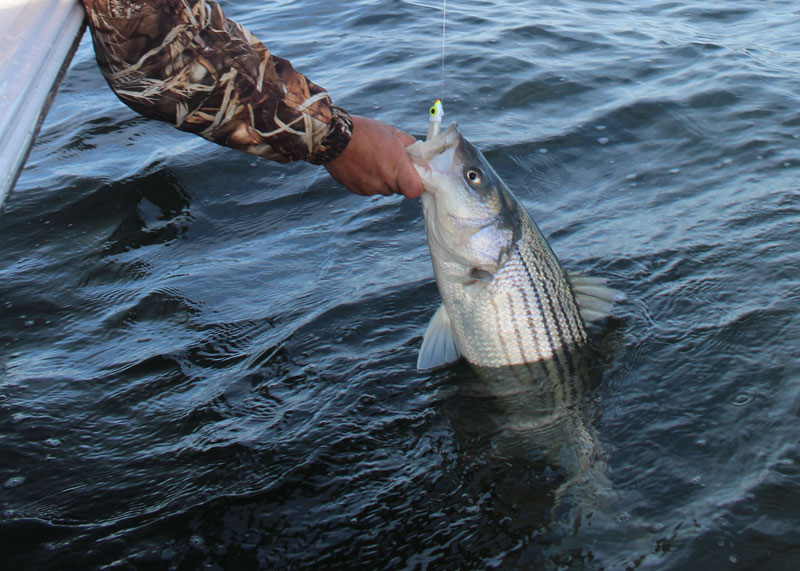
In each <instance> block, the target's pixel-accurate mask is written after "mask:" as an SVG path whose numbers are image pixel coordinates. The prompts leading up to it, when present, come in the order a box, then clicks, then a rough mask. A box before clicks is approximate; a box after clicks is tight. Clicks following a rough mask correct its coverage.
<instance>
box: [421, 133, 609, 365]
mask: <svg viewBox="0 0 800 571" xmlns="http://www.w3.org/2000/svg"><path fill="white" fill-rule="evenodd" d="M409 155H410V156H411V157H412V159H413V160H414V162H415V165H417V170H418V172H419V173H420V176H421V177H422V180H423V184H424V187H425V193H423V195H422V205H423V213H424V217H425V229H426V233H427V237H428V245H429V248H430V253H431V259H432V262H433V269H434V274H435V276H436V283H437V286H438V289H439V293H440V294H441V297H442V302H443V307H442V308H440V309H439V311H437V314H436V315H435V316H434V318H433V319H432V321H431V324H430V326H429V328H428V331H427V332H426V335H425V339H424V340H423V346H422V349H421V351H420V357H419V361H418V368H420V369H429V368H433V367H436V366H439V365H441V364H444V363H447V362H450V361H452V360H455V358H457V357H458V356H459V355H463V356H464V357H465V358H466V360H467V361H469V362H470V363H471V364H473V365H475V366H476V367H484V368H496V367H508V366H516V365H526V364H530V363H537V362H541V361H551V362H553V363H555V365H554V366H556V367H562V366H563V367H565V368H569V363H568V361H569V360H570V349H571V348H574V347H577V346H580V345H583V344H584V343H586V340H587V335H586V329H585V327H584V316H586V317H588V318H596V317H602V316H605V315H607V312H608V310H609V309H610V307H611V304H612V299H613V290H610V289H608V288H606V287H605V286H604V283H603V282H602V280H596V279H593V278H583V277H570V276H568V275H567V273H566V272H565V271H564V269H563V268H562V267H561V264H560V263H559V261H558V258H557V257H556V255H555V253H554V252H553V250H552V249H551V248H550V245H549V244H548V243H547V240H546V239H545V237H544V236H543V235H542V232H541V231H540V230H539V228H538V227H537V225H536V223H535V222H534V221H533V220H532V219H531V217H530V215H529V214H528V212H527V211H526V210H525V208H524V207H523V206H522V204H521V203H520V202H519V201H518V200H517V199H516V197H514V195H513V194H512V193H511V192H510V191H509V190H508V188H507V187H506V186H505V184H504V183H503V181H502V180H501V179H500V177H499V176H498V175H497V173H495V171H494V170H493V169H492V167H491V166H490V165H489V163H488V162H487V161H486V159H485V158H484V157H483V155H482V154H481V153H480V151H478V150H477V149H476V148H475V147H474V146H472V144H470V143H469V141H467V140H466V139H465V138H464V137H463V136H462V135H461V133H459V132H458V129H457V128H456V126H455V124H453V125H451V126H450V127H449V128H448V129H447V130H446V131H444V132H443V133H440V134H438V135H436V136H434V137H432V138H430V139H429V140H427V141H424V142H422V141H420V142H417V143H415V144H414V145H412V146H411V147H410V148H409ZM576 284H577V287H576ZM579 302H580V303H579ZM581 305H582V306H583V307H582V306H581ZM450 336H452V338H451V337H450Z"/></svg>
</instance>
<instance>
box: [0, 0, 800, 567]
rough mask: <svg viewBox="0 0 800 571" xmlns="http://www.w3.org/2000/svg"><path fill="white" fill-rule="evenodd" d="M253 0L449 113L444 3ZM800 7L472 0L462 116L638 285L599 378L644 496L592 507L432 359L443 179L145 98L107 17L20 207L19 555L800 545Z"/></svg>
mask: <svg viewBox="0 0 800 571" xmlns="http://www.w3.org/2000/svg"><path fill="white" fill-rule="evenodd" d="M224 6H225V7H226V9H227V10H228V12H229V14H231V15H233V16H235V17H237V18H239V19H240V20H241V21H242V22H243V23H244V24H246V25H247V26H249V27H250V28H251V29H252V30H253V31H254V32H255V33H256V34H257V35H259V36H260V37H262V38H263V39H264V40H265V41H266V43H267V44H268V45H269V46H270V48H271V49H272V51H273V52H275V53H276V54H279V55H282V56H284V57H287V58H289V59H291V60H292V62H293V63H294V65H295V67H297V68H298V69H300V70H301V71H303V72H305V73H307V74H308V75H309V76H310V77H311V78H312V79H314V80H315V81H316V82H318V83H320V84H321V85H324V86H325V87H326V88H328V90H329V91H330V92H331V93H332V94H333V96H334V99H335V100H336V101H337V103H339V104H341V105H343V106H344V107H345V108H347V109H348V110H350V111H351V112H354V113H360V114H364V115H370V116H373V117H376V118H378V119H381V120H384V121H387V122H391V123H395V124H397V125H398V126H400V127H402V128H404V129H406V130H408V131H410V132H413V133H415V134H417V135H418V136H421V135H422V134H423V133H424V131H425V129H426V109H427V106H428V105H429V104H430V101H431V100H432V99H433V98H435V97H438V96H440V95H442V94H441V93H440V70H441V68H440V65H441V63H440V62H441V60H440V56H441V36H440V32H441V27H440V26H441V20H440V18H441V11H440V5H439V3H438V2H432V1H427V0H426V1H413V2H412V1H405V2H403V1H396V2H363V1H361V2H351V3H348V4H346V5H340V4H338V3H332V2H305V3H295V2H275V3H266V4H264V3H260V2H255V1H253V0H248V1H247V2H237V3H232V2H227V3H224ZM321 22H324V23H325V25H321ZM798 30H800V9H799V8H798V6H797V3H796V2H794V1H791V2H789V1H786V2H779V1H769V2H766V1H764V2H762V1H737V2H728V1H725V2H722V1H719V2H709V1H708V0H703V1H702V2H700V1H690V2H648V1H644V0H638V1H633V0H630V1H622V2H615V3H597V2H589V1H585V2H582V1H577V0H573V1H565V2H500V3H498V2H477V1H472V2H453V1H451V2H449V3H448V35H447V38H448V43H447V59H446V71H447V79H446V85H445V92H444V94H443V96H444V103H445V109H446V112H447V114H448V118H449V119H453V120H458V121H459V123H460V125H461V128H462V131H463V132H464V134H465V135H466V136H467V137H468V138H470V139H471V140H472V142H473V143H475V144H476V145H478V146H479V147H482V148H483V149H486V150H487V152H486V155H487V158H488V159H489V160H490V161H491V162H492V163H494V165H495V166H496V169H497V170H498V172H499V173H500V174H501V175H502V176H503V177H504V179H505V181H506V183H507V184H508V186H509V187H510V188H512V189H513V190H514V192H515V193H516V195H517V196H518V197H519V198H520V199H521V200H522V201H523V202H524V203H525V204H526V206H527V207H528V208H529V209H530V211H531V213H532V214H533V217H534V219H535V220H537V221H538V222H539V224H540V226H541V228H542V230H543V231H544V233H545V234H546V235H547V236H548V238H549V239H550V241H551V243H552V245H553V248H554V249H555V251H556V252H557V253H558V254H559V255H560V257H561V258H562V261H563V262H564V264H565V265H566V266H568V267H569V268H572V269H578V270H581V271H583V272H585V273H589V274H593V275H601V276H605V277H607V278H609V280H610V282H611V284H612V285H613V286H614V287H616V288H618V289H620V290H623V291H624V292H625V294H626V296H627V299H626V301H624V302H623V303H621V304H620V305H619V306H618V307H617V308H616V309H615V312H614V315H615V322H614V325H613V329H614V332H613V335H612V337H613V342H611V343H607V344H606V349H605V355H604V363H605V365H604V367H603V370H602V378H601V380H600V382H599V386H598V387H597V388H596V389H595V390H594V393H593V394H592V399H593V405H594V407H595V408H596V411H595V414H594V422H593V426H592V430H593V431H594V433H595V434H596V437H597V439H598V440H599V442H600V444H601V445H602V448H603V450H604V451H605V453H606V455H607V464H608V471H607V474H608V479H609V480H610V482H611V485H612V487H613V494H614V497H615V499H614V501H613V502H609V503H607V504H605V505H604V506H602V507H598V508H597V509H596V510H595V511H594V513H593V514H592V515H591V517H590V518H587V517H584V518H583V519H582V521H581V523H580V525H579V526H576V527H574V528H573V527H571V526H567V525H563V524H562V523H559V522H558V520H557V518H554V517H553V512H554V511H556V510H554V507H557V506H556V504H557V501H556V499H555V498H556V496H557V490H558V488H559V483H560V482H561V481H562V479H563V474H562V473H561V472H560V470H559V468H558V467H557V466H551V465H550V464H549V463H548V461H547V458H546V456H544V455H536V454H532V455H531V457H529V458H526V457H519V456H505V455H503V454H502V453H500V452H498V451H497V450H494V449H493V448H492V442H491V439H490V438H486V437H485V436H483V435H481V434H480V433H479V431H475V430H470V429H469V425H470V423H471V422H472V420H473V419H474V421H475V425H476V426H478V425H480V423H481V420H482V419H481V418H480V416H481V414H482V413H481V411H480V409H479V408H478V407H476V409H475V410H473V409H472V408H471V407H472V406H473V405H474V399H470V398H466V397H465V396H464V395H463V394H460V392H459V386H461V384H462V383H463V382H466V380H473V381H474V375H473V373H472V372H471V370H470V369H469V367H467V366H465V365H459V366H455V367H451V368H449V369H446V370H444V371H441V372H437V373H435V374H418V373H417V372H416V371H415V362H416V354H417V349H418V347H419V344H420V341H421V335H422V333H423V331H424V328H425V326H426V324H427V321H428V319H429V317H430V315H431V314H432V313H433V311H434V309H435V308H436V307H437V305H438V303H439V299H438V294H437V292H436V288H435V285H434V283H433V280H432V271H431V267H430V261H429V256H428V251H427V245H426V242H425V236H424V230H423V225H422V219H421V211H420V206H419V204H418V203H417V202H416V201H414V202H412V201H404V200H401V199H399V198H389V199H387V198H378V199H364V198H360V197H356V196H352V195H350V194H349V193H347V192H345V191H343V190H342V189H341V188H340V187H338V186H337V185H336V184H335V183H333V182H332V181H331V179H330V178H329V177H328V176H327V175H326V174H325V172H324V171H323V170H321V169H319V168H316V167H313V166H311V165H307V164H297V165H290V166H281V165H277V164H272V163H268V162H265V161H260V160H256V159H253V158H251V157H248V156H246V155H242V154H238V153H236V152H234V151H231V150H228V149H223V148H220V147H216V146H214V145H211V144H209V143H205V142H203V141H201V140H199V139H195V138H192V137H191V136H189V135H185V134H182V133H178V132H173V131H172V130H171V129H170V128H169V127H167V126H164V125H160V124H155V123H152V122H148V121H146V120H144V119H141V118H139V117H138V116H136V115H135V114H133V113H132V112H131V111H129V110H127V109H126V108H124V107H123V106H122V105H121V104H119V103H118V102H117V101H116V99H115V98H114V96H113V95H112V93H111V92H110V91H109V90H108V88H107V87H106V85H105V83H104V81H103V79H102V77H101V76H100V74H99V72H98V71H97V68H96V66H95V64H94V60H93V54H92V51H91V46H90V44H89V43H88V42H87V41H86V40H84V42H83V44H82V46H81V48H80V49H79V51H78V53H77V56H76V58H75V61H74V63H73V65H72V67H71V69H70V71H69V73H68V74H67V76H66V79H65V81H64V83H63V85H62V88H61V90H60V93H59V95H58V97H57V99H56V101H55V103H54V105H53V108H52V110H51V111H50V114H49V116H48V119H47V121H46V123H45V125H44V127H43V129H42V132H41V134H40V136H39V138H38V142H37V144H36V146H35V148H34V149H33V152H32V154H31V157H30V160H29V161H28V164H27V167H26V169H25V171H24V172H23V174H22V176H21V177H20V180H19V183H18V184H17V187H16V189H15V190H14V191H13V192H12V194H11V195H10V197H9V200H8V202H7V204H6V206H5V208H4V210H3V212H2V213H0V244H2V250H0V459H2V460H1V461H0V560H2V561H3V566H4V567H5V568H8V569H21V568H31V569H33V568H36V569H44V568H51V569H58V568H92V567H103V566H110V567H123V568H128V567H145V566H148V567H152V566H155V567H164V568H198V567H208V568H212V569H219V568H226V569H236V568H256V567H261V568H265V569H271V568H310V567H316V568H324V569H331V568H369V569H378V568H387V569H404V568H405V569H415V568H416V569H424V568H431V569H444V568H447V569H456V568H461V569H469V568H494V567H498V568H533V567H538V566H544V565H549V566H552V567H556V566H564V567H577V568H581V567H583V568H589V569H594V568H613V569H623V568H629V567H638V568H657V569H697V568H701V569H702V568H706V569H725V568H730V569H754V568H770V569H795V568H796V562H797V560H798V558H800V529H798V528H799V527H800V524H799V523H798V522H800V422H798V416H799V415H800V318H799V317H798V316H799V315H800V311H799V310H798V307H799V306H800V270H799V269H798V268H800V254H798V248H797V245H798V237H797V236H798V222H800V140H798V139H799V138H800V35H798ZM584 515H585V514H584Z"/></svg>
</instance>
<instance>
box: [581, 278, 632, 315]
mask: <svg viewBox="0 0 800 571" xmlns="http://www.w3.org/2000/svg"><path fill="white" fill-rule="evenodd" d="M568 275H569V282H570V284H571V285H572V291H573V292H574V293H575V301H576V302H577V303H578V309H579V310H580V312H581V316H582V317H583V320H584V321H586V322H587V323H590V322H593V321H601V320H603V319H605V318H607V317H609V316H610V315H611V310H612V309H613V307H614V303H615V302H616V301H617V300H618V299H620V298H622V297H623V295H622V293H621V292H620V291H618V290H615V289H614V288H610V287H608V286H607V285H606V280H605V279H603V278H594V277H589V276H582V275H580V274H575V273H570V274H568Z"/></svg>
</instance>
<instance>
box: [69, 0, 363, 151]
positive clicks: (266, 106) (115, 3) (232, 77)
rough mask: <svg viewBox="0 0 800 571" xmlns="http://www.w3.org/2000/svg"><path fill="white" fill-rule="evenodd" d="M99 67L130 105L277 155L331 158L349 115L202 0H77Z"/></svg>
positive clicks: (342, 141)
mask: <svg viewBox="0 0 800 571" xmlns="http://www.w3.org/2000/svg"><path fill="white" fill-rule="evenodd" d="M82 1H83V4H84V7H85V8H86V12H87V14H88V16H89V25H90V28H91V31H92V39H93V40H94V45H95V52H96V54H97V61H98V63H99V65H100V68H101V70H102V72H103V74H104V75H105V77H106V79H107V80H108V82H109V84H110V85H111V87H112V89H113V90H114V92H115V93H116V94H117V95H118V96H119V98H120V99H122V101H123V102H125V103H126V104H127V105H128V106H129V107H131V108H132V109H133V110H135V111H137V112H138V113H141V114H142V115H145V116H147V117H151V118H154V119H158V120H160V121H165V122H168V123H171V124H173V125H174V126H176V127H177V128H178V129H181V130H184V131H189V132H192V133H196V134H198V135H200V136H202V137H204V138H206V139H208V140H210V141H213V142H215V143H219V144H221V145H225V146H228V147H233V148H235V149H239V150H242V151H245V152H248V153H250V154H253V155H258V156H262V157H265V158H269V159H272V160H277V161H281V162H286V161H293V160H300V159H303V160H307V161H309V162H313V163H325V162H328V161H330V160H332V159H334V158H336V157H338V156H339V155H340V154H341V152H342V151H343V150H344V148H345V147H346V146H347V144H348V142H349V140H350V137H351V134H352V121H351V119H350V117H349V115H348V114H347V113H346V112H345V111H344V110H342V109H340V108H338V107H335V106H334V105H333V104H332V102H331V100H330V98H329V97H328V94H327V93H326V92H325V90H324V89H322V88H321V87H319V86H317V85H315V84H314V83H312V82H311V81H309V80H308V79H306V78H305V77H304V76H303V75H302V74H300V73H297V72H296V71H295V70H294V69H293V68H292V65H291V64H290V63H289V62H288V61H286V60H284V59H281V58H278V57H275V56H272V55H271V54H270V52H269V50H268V49H267V48H266V47H265V46H264V45H263V44H262V43H261V42H260V41H259V40H258V39H257V38H255V37H254V36H253V35H252V34H251V33H250V32H249V31H247V30H246V29H245V28H243V27H242V26H240V25H239V24H237V23H235V22H233V21H231V20H228V19H227V18H226V17H225V15H224V14H223V13H222V10H221V9H220V7H219V5H218V4H216V3H215V2H211V1H206V0H139V1H137V2H132V1H125V0H82Z"/></svg>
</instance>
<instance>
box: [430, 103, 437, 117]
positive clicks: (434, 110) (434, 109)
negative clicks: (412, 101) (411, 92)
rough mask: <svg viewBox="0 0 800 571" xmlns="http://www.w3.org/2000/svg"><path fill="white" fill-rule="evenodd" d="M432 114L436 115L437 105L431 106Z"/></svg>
mask: <svg viewBox="0 0 800 571" xmlns="http://www.w3.org/2000/svg"><path fill="white" fill-rule="evenodd" d="M431 115H436V106H435V105H434V106H433V107H431Z"/></svg>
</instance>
